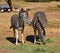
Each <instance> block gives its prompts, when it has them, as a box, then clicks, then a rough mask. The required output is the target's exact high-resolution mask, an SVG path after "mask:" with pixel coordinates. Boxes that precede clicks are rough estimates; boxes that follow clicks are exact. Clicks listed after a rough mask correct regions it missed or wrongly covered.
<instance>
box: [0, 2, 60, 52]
mask: <svg viewBox="0 0 60 53" xmlns="http://www.w3.org/2000/svg"><path fill="white" fill-rule="evenodd" d="M40 4H42V3H40ZM47 4H48V3H45V4H42V6H44V7H45V8H47ZM56 4H59V2H58V3H53V2H52V3H50V5H48V6H55V5H56ZM29 5H30V4H28V6H29ZM31 5H32V4H31ZM31 5H30V6H29V8H33V7H34V5H32V6H31ZM35 5H36V6H35V9H33V10H31V11H30V14H29V16H30V19H31V20H32V19H33V16H34V13H35V12H36V11H39V10H40V9H39V8H37V6H38V7H42V6H41V5H40V6H39V4H37V3H35ZM21 6H23V7H24V4H23V5H21ZM36 9H37V10H36ZM44 10H45V9H43V11H44ZM15 13H16V12H10V13H7V12H4V13H0V47H1V48H2V47H3V46H4V45H5V46H8V45H14V44H13V43H12V42H11V41H9V40H8V39H7V38H13V37H14V36H13V31H12V29H9V27H10V18H11V16H12V15H13V14H15ZM46 16H47V19H48V25H47V27H46V37H47V38H52V39H54V44H56V45H60V11H53V12H46ZM28 29H29V30H28ZM33 34H34V33H33V28H32V27H30V26H28V25H27V24H26V25H25V30H24V37H25V42H26V43H28V41H27V40H26V37H28V36H29V35H31V36H32V35H33ZM19 40H21V36H20V33H19ZM0 50H1V51H3V52H5V51H6V50H5V49H0ZM3 52H2V53H3ZM7 52H8V51H7Z"/></svg>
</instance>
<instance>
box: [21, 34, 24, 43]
mask: <svg viewBox="0 0 60 53" xmlns="http://www.w3.org/2000/svg"><path fill="white" fill-rule="evenodd" d="M21 36H22V43H23V44H24V37H23V36H24V35H23V33H22V34H21Z"/></svg>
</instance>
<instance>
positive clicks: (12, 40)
mask: <svg viewBox="0 0 60 53" xmlns="http://www.w3.org/2000/svg"><path fill="white" fill-rule="evenodd" d="M6 39H7V40H8V41H10V42H11V43H13V44H15V42H16V39H15V38H14V37H6ZM18 42H19V43H21V41H19V40H18Z"/></svg>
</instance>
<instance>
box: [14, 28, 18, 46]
mask: <svg viewBox="0 0 60 53" xmlns="http://www.w3.org/2000/svg"><path fill="white" fill-rule="evenodd" d="M15 32H16V33H15V35H16V43H15V44H16V45H17V44H18V30H17V29H15Z"/></svg>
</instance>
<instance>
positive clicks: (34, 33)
mask: <svg viewBox="0 0 60 53" xmlns="http://www.w3.org/2000/svg"><path fill="white" fill-rule="evenodd" d="M35 43H36V30H34V44H35Z"/></svg>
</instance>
